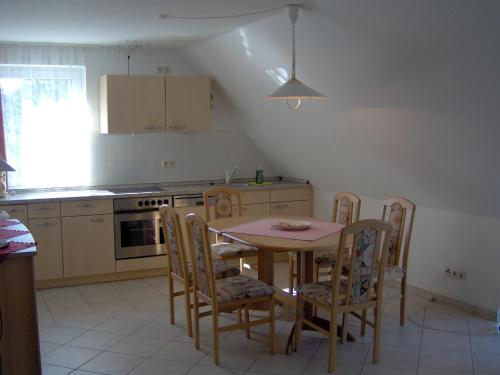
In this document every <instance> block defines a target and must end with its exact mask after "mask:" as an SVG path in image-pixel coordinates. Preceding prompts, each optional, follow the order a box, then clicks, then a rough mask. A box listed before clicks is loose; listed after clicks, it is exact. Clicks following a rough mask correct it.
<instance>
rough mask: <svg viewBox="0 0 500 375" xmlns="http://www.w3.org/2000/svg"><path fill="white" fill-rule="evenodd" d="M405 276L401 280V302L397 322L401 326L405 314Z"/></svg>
mask: <svg viewBox="0 0 500 375" xmlns="http://www.w3.org/2000/svg"><path fill="white" fill-rule="evenodd" d="M406 289H407V288H406V276H404V277H403V279H402V280H401V302H400V305H399V324H400V325H401V326H404V325H405V316H406Z"/></svg>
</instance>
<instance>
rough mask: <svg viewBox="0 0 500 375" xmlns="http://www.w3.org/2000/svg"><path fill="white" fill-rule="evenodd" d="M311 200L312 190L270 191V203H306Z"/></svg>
mask: <svg viewBox="0 0 500 375" xmlns="http://www.w3.org/2000/svg"><path fill="white" fill-rule="evenodd" d="M311 198H312V189H277V190H271V202H290V201H306V200H309V199H311Z"/></svg>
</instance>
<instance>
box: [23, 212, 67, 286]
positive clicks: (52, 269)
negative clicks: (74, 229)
mask: <svg viewBox="0 0 500 375" xmlns="http://www.w3.org/2000/svg"><path fill="white" fill-rule="evenodd" d="M28 225H29V228H30V231H31V234H32V235H33V238H34V239H35V241H36V249H37V256H36V257H35V279H36V280H49V279H60V278H62V277H63V252H62V242H61V219H60V218H59V217H57V218H47V219H29V221H28Z"/></svg>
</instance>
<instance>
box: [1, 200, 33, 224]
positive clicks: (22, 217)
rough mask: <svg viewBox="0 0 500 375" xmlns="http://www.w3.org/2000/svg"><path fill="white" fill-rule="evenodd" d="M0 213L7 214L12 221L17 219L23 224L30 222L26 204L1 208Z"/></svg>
mask: <svg viewBox="0 0 500 375" xmlns="http://www.w3.org/2000/svg"><path fill="white" fill-rule="evenodd" d="M0 211H5V212H7V213H8V214H9V216H10V218H11V219H17V220H19V221H20V222H21V223H23V224H26V223H27V221H28V210H27V208H26V205H25V204H13V205H8V206H7V205H5V206H0Z"/></svg>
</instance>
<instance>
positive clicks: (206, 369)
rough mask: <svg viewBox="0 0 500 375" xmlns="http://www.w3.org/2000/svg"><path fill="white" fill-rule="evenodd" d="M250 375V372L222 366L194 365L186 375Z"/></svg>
mask: <svg viewBox="0 0 500 375" xmlns="http://www.w3.org/2000/svg"><path fill="white" fill-rule="evenodd" d="M243 374H250V372H245V371H243V370H236V369H233V368H227V367H222V366H218V367H215V366H204V365H195V366H193V367H192V368H191V370H189V372H188V375H243Z"/></svg>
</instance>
